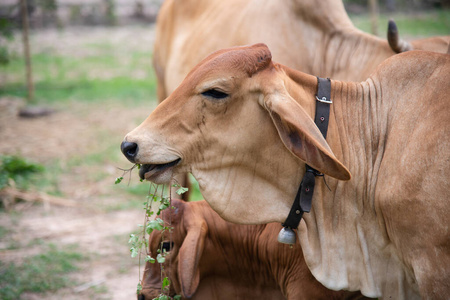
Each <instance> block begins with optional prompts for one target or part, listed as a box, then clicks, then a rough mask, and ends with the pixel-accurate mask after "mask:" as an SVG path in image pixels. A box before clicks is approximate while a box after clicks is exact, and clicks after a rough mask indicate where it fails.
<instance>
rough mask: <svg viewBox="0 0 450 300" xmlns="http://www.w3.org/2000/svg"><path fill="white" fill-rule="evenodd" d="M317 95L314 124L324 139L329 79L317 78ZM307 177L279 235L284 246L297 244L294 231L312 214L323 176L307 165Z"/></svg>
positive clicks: (326, 123)
mask: <svg viewBox="0 0 450 300" xmlns="http://www.w3.org/2000/svg"><path fill="white" fill-rule="evenodd" d="M317 82H318V85H317V95H316V100H317V101H316V115H315V118H314V123H316V125H317V127H318V128H319V130H320V132H321V133H322V135H323V137H324V138H325V139H326V138H327V131H328V122H329V116H330V104H331V103H332V101H331V99H330V95H331V81H330V79H329V78H319V77H317ZM305 169H306V172H305V175H304V176H303V179H302V182H301V183H300V187H299V189H298V191H297V195H296V196H295V199H294V203H293V204H292V207H291V211H290V212H289V215H288V217H287V218H286V221H284V223H283V224H282V225H283V228H282V229H281V231H280V233H279V234H278V242H280V243H283V244H295V240H296V238H295V236H296V234H295V232H294V231H293V230H292V229H297V227H298V224H300V221H301V219H302V217H303V213H305V212H310V210H311V204H312V196H313V193H314V186H315V182H316V176H323V174H322V173H320V172H319V171H317V170H315V169H313V168H311V167H310V166H308V165H305Z"/></svg>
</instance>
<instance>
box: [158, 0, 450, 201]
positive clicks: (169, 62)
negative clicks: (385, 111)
mask: <svg viewBox="0 0 450 300" xmlns="http://www.w3.org/2000/svg"><path fill="white" fill-rule="evenodd" d="M394 26H395V23H393V22H391V23H390V33H389V36H390V43H391V46H392V47H394V49H396V52H399V51H405V50H411V49H421V50H432V51H439V52H442V53H445V52H446V51H447V48H448V44H449V40H450V37H448V36H447V37H445V38H444V37H442V38H440V37H436V38H428V39H424V40H417V41H413V42H412V43H411V44H405V43H404V42H402V43H400V44H398V43H399V42H400V40H399V38H398V35H395V32H397V30H396V26H395V27H394ZM394 29H395V32H394ZM254 43H265V44H267V45H268V46H269V48H270V49H271V52H272V55H273V57H274V60H276V61H277V62H279V63H282V64H284V65H287V66H289V67H291V68H294V69H296V70H301V71H303V72H306V73H309V74H314V75H317V76H322V77H330V78H334V79H340V80H353V81H361V80H365V79H366V78H367V77H368V76H369V74H370V73H371V72H372V71H373V70H375V68H376V67H377V66H378V65H379V64H380V63H381V62H382V61H384V60H385V59H386V58H388V57H390V56H392V55H394V54H395V53H396V52H394V51H393V50H392V49H391V47H390V46H389V44H388V43H387V41H386V40H384V39H380V38H378V37H376V36H373V35H370V34H367V33H364V32H362V31H360V30H358V29H357V28H356V27H355V26H354V25H353V23H352V22H351V20H350V18H349V17H348V15H347V13H346V12H345V9H344V5H343V3H342V1H340V0H320V1H316V0H290V1H282V2H280V1H279V0H252V1H248V0H227V1H224V0H202V1H199V0H195V1H194V0H183V1H177V0H166V1H164V3H163V5H162V7H161V10H160V12H159V15H158V20H157V26H156V38H155V48H154V60H153V64H154V67H155V70H156V75H157V79H158V82H157V84H158V88H157V91H158V99H159V101H162V100H164V99H165V98H166V97H167V96H168V95H169V94H170V93H172V92H173V91H174V90H175V88H176V87H177V86H178V85H179V84H180V83H181V81H182V80H183V79H184V77H185V76H186V75H187V73H188V72H189V71H190V70H191V69H192V68H193V67H194V66H195V65H196V64H197V63H198V62H200V60H202V59H203V58H205V57H206V56H207V55H209V54H210V53H212V52H213V51H216V50H219V49H223V48H227V47H232V46H241V45H249V44H254ZM405 45H407V46H406V48H405ZM178 181H179V182H180V183H181V185H185V181H186V180H184V179H181V178H179V179H178ZM174 196H176V195H174ZM188 196H189V194H188V193H186V194H184V195H183V198H185V199H187V198H188Z"/></svg>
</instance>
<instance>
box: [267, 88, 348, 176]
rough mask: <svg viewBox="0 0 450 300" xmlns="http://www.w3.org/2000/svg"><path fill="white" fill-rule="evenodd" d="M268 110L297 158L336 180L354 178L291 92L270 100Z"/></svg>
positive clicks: (269, 96)
mask: <svg viewBox="0 0 450 300" xmlns="http://www.w3.org/2000/svg"><path fill="white" fill-rule="evenodd" d="M264 106H265V108H266V109H267V110H268V111H269V113H270V116H271V117H272V120H273V123H274V124H275V127H276V128H277V131H278V133H279V135H280V137H281V140H282V141H283V143H284V145H285V146H286V147H287V148H288V149H289V151H291V152H292V153H293V154H294V155H295V156H297V157H298V158H300V159H301V160H302V161H304V162H306V163H307V164H308V165H310V166H311V167H313V168H314V169H316V170H318V171H320V172H322V173H324V174H327V175H330V176H332V177H334V178H336V179H339V180H349V179H350V178H351V175H350V172H349V171H348V170H347V168H346V167H345V166H344V165H343V164H342V163H341V162H340V161H339V160H338V159H337V158H336V156H335V155H334V154H333V152H332V151H331V149H330V146H329V145H328V143H327V142H326V141H325V139H324V138H323V136H322V134H321V132H320V130H319V129H318V128H317V126H316V125H315V124H314V121H313V120H312V119H311V117H310V116H309V115H308V114H307V113H306V111H305V110H304V109H303V108H302V107H301V106H300V105H299V104H298V103H297V102H296V101H295V100H294V99H292V97H291V96H290V95H289V94H288V93H287V92H278V93H272V94H270V95H268V96H266V97H265V99H264Z"/></svg>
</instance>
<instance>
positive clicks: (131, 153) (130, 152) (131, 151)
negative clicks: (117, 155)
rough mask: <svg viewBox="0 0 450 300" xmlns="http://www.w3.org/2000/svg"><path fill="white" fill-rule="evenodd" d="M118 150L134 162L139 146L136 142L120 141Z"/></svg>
mask: <svg viewBox="0 0 450 300" xmlns="http://www.w3.org/2000/svg"><path fill="white" fill-rule="evenodd" d="M120 150H121V151H122V153H123V155H125V157H126V158H127V159H128V160H129V161H130V162H132V163H136V156H137V154H138V151H139V147H138V145H137V144H136V143H130V142H122V144H121V145H120Z"/></svg>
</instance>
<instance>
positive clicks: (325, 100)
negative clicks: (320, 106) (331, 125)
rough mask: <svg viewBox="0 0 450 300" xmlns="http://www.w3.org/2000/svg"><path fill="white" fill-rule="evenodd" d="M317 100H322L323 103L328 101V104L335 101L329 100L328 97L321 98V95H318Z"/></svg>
mask: <svg viewBox="0 0 450 300" xmlns="http://www.w3.org/2000/svg"><path fill="white" fill-rule="evenodd" d="M316 100H317V101H319V102H322V103H328V104H332V103H333V101H332V100H331V99H330V100H327V98H326V97H322V98H319V97H317V96H316Z"/></svg>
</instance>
